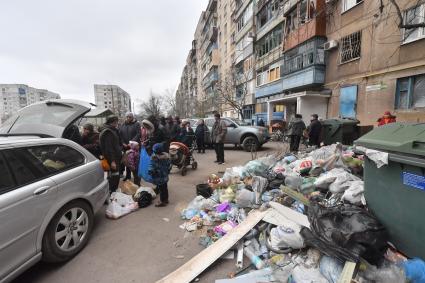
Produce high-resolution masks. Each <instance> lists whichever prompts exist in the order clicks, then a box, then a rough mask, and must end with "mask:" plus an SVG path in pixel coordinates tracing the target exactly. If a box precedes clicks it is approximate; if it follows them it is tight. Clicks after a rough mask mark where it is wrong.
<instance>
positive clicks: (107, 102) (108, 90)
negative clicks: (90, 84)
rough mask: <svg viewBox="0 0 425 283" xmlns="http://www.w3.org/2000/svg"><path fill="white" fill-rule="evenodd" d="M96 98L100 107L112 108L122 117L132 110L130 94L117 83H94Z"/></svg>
mask: <svg viewBox="0 0 425 283" xmlns="http://www.w3.org/2000/svg"><path fill="white" fill-rule="evenodd" d="M94 98H95V103H96V105H97V107H98V108H105V109H110V110H112V112H114V114H115V115H117V116H118V117H119V118H120V119H124V117H125V113H127V112H129V111H132V106H131V97H130V95H129V94H128V93H127V92H126V91H125V90H123V89H122V88H120V87H119V86H117V85H100V84H95V85H94Z"/></svg>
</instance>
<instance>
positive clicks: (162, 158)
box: [149, 143, 171, 207]
mask: <svg viewBox="0 0 425 283" xmlns="http://www.w3.org/2000/svg"><path fill="white" fill-rule="evenodd" d="M152 151H153V154H152V156H151V164H150V166H149V175H151V176H152V179H153V181H152V183H153V184H154V185H156V188H157V190H158V191H159V199H160V201H159V202H158V203H157V204H156V205H155V206H156V207H164V206H167V204H168V179H169V178H168V175H169V173H170V170H169V169H170V165H171V161H170V156H169V155H168V153H167V152H165V149H164V145H163V144H162V143H156V144H155V145H154V146H153V147H152Z"/></svg>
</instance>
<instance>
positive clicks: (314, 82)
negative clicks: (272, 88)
mask: <svg viewBox="0 0 425 283" xmlns="http://www.w3.org/2000/svg"><path fill="white" fill-rule="evenodd" d="M324 83H325V66H323V65H313V66H310V67H308V68H305V69H302V70H300V71H297V72H294V73H291V74H288V75H285V76H284V77H283V78H282V85H283V88H284V90H285V91H286V90H294V89H301V88H303V89H305V88H310V87H313V86H319V85H322V84H324Z"/></svg>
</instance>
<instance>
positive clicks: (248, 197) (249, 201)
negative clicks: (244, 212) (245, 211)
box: [235, 189, 255, 208]
mask: <svg viewBox="0 0 425 283" xmlns="http://www.w3.org/2000/svg"><path fill="white" fill-rule="evenodd" d="M235 203H236V204H237V205H238V206H239V207H241V208H244V207H252V206H253V205H254V203H255V194H254V192H251V191H250V190H247V189H242V190H239V191H237V192H236V200H235Z"/></svg>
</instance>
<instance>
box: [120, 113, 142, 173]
mask: <svg viewBox="0 0 425 283" xmlns="http://www.w3.org/2000/svg"><path fill="white" fill-rule="evenodd" d="M119 133H120V138H121V142H122V147H123V150H124V151H126V150H128V149H130V141H139V139H140V124H139V122H137V120H136V119H135V118H134V114H133V113H132V112H127V113H126V114H125V122H124V124H122V125H121V127H120V130H119ZM125 169H126V174H125V179H124V181H125V180H129V179H131V170H130V168H128V167H127V168H125ZM123 172H124V167H123V168H121V172H120V173H123Z"/></svg>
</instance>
